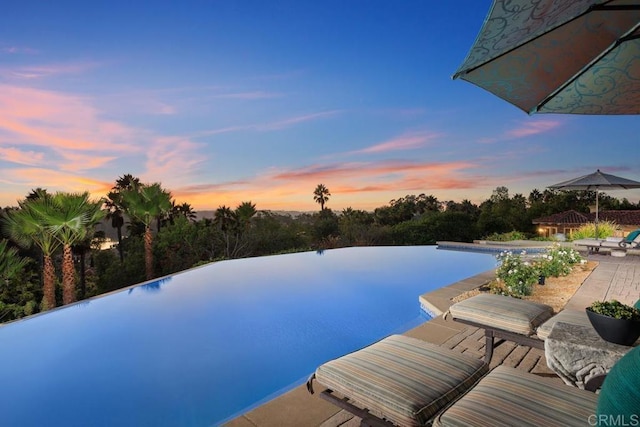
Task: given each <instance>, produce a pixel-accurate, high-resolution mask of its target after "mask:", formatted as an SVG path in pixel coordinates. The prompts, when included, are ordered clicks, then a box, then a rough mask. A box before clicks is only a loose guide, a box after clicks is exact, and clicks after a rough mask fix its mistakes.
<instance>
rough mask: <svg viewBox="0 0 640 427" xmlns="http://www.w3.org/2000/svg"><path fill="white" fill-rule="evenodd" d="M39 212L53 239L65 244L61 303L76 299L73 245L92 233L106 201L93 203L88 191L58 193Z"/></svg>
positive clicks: (100, 218)
mask: <svg viewBox="0 0 640 427" xmlns="http://www.w3.org/2000/svg"><path fill="white" fill-rule="evenodd" d="M45 201H47V202H48V203H44V204H42V205H41V206H39V207H40V210H39V211H38V212H39V215H40V217H41V219H42V221H43V223H44V225H45V227H47V228H48V229H49V230H51V232H52V234H53V236H54V238H55V239H56V240H58V242H60V244H61V245H62V303H63V304H70V303H72V302H75V301H76V300H77V298H76V269H75V265H74V263H73V250H72V246H73V245H74V244H76V243H79V242H81V241H83V240H84V239H85V238H86V237H87V235H89V234H92V231H93V229H94V227H95V225H96V224H97V223H98V222H100V221H101V220H102V218H104V216H105V214H106V212H105V211H103V210H102V205H103V201H102V200H100V201H97V202H92V201H91V200H89V193H88V192H84V193H62V192H58V193H56V194H54V195H53V196H51V197H50V198H47V199H45Z"/></svg>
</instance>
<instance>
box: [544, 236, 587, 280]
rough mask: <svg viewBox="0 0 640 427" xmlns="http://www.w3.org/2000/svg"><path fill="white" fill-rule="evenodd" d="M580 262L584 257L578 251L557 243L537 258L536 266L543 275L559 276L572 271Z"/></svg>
mask: <svg viewBox="0 0 640 427" xmlns="http://www.w3.org/2000/svg"><path fill="white" fill-rule="evenodd" d="M580 262H583V259H582V257H581V256H580V253H579V252H578V251H576V250H575V249H571V248H564V247H562V246H560V245H558V244H555V245H553V246H550V247H549V248H547V251H546V253H544V254H542V255H541V256H540V257H539V258H538V259H537V260H536V262H535V267H536V269H537V270H538V273H539V274H541V275H544V276H547V277H559V276H566V275H568V274H569V273H571V270H572V269H573V266H574V265H576V264H578V263H580Z"/></svg>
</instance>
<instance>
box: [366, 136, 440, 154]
mask: <svg viewBox="0 0 640 427" xmlns="http://www.w3.org/2000/svg"><path fill="white" fill-rule="evenodd" d="M440 136H441V134H437V133H417V134H408V135H402V136H399V137H396V138H393V139H391V140H389V141H385V142H382V143H380V144H376V145H372V146H370V147H367V148H364V149H362V150H358V151H355V152H354V153H384V152H387V151H398V150H413V149H416V148H420V147H423V146H424V145H426V144H427V143H429V142H431V141H432V140H434V139H436V138H438V137H440Z"/></svg>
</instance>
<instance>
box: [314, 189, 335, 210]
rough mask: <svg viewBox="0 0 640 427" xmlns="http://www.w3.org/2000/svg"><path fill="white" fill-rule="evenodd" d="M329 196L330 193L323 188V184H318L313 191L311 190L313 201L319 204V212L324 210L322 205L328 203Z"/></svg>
mask: <svg viewBox="0 0 640 427" xmlns="http://www.w3.org/2000/svg"><path fill="white" fill-rule="evenodd" d="M329 196H331V193H330V192H329V189H328V188H327V187H325V186H324V184H318V186H317V187H316V189H315V190H313V200H315V202H316V203H320V210H321V211H323V210H324V204H325V203H327V202H328V201H329Z"/></svg>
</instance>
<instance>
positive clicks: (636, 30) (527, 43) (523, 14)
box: [453, 0, 640, 114]
mask: <svg viewBox="0 0 640 427" xmlns="http://www.w3.org/2000/svg"><path fill="white" fill-rule="evenodd" d="M453 78H454V79H457V78H460V79H463V80H467V81H469V82H471V83H473V84H475V85H477V86H479V87H481V88H484V89H486V90H488V91H489V92H491V93H493V94H495V95H497V96H499V97H500V98H502V99H504V100H506V101H508V102H510V103H512V104H514V105H515V106H517V107H518V108H520V109H522V110H524V111H525V112H527V113H529V114H533V113H565V114H640V0H494V2H493V5H492V6H491V9H490V11H489V14H488V15H487V17H486V19H485V22H484V25H483V26H482V29H481V30H480V33H479V35H478V37H477V39H476V42H475V44H474V45H473V47H472V48H471V51H470V52H469V54H468V55H467V58H466V59H465V60H464V63H463V64H462V66H460V68H459V69H458V71H457V72H456V73H455V75H454V76H453Z"/></svg>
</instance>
